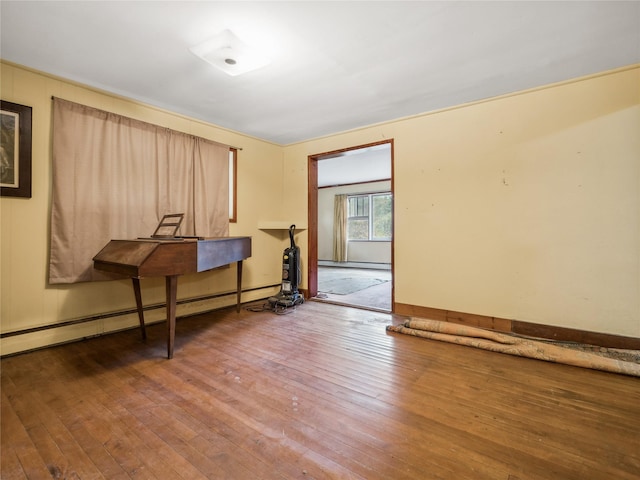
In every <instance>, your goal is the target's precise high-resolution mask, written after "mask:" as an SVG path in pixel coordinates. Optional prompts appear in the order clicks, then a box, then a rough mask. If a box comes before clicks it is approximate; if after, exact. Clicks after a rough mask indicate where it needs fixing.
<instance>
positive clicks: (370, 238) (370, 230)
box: [347, 190, 393, 242]
mask: <svg viewBox="0 0 640 480" xmlns="http://www.w3.org/2000/svg"><path fill="white" fill-rule="evenodd" d="M382 195H388V196H390V197H391V201H392V202H393V192H391V191H390V190H385V191H379V192H362V193H351V194H347V203H348V202H349V200H350V199H351V198H354V197H368V198H369V202H368V203H369V213H368V215H367V216H366V217H365V216H363V215H355V216H351V215H349V209H348V208H347V224H348V223H349V220H350V219H364V218H366V219H367V220H368V227H369V228H368V233H367V235H368V238H367V239H364V238H354V239H352V238H348V239H347V241H348V242H390V241H391V240H392V238H393V232H392V235H391V236H390V237H388V238H374V237H373V223H374V222H373V197H375V196H382ZM347 231H348V230H347Z"/></svg>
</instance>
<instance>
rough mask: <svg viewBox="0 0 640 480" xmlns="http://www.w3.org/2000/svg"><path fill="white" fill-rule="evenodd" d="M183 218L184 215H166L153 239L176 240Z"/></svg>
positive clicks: (152, 236)
mask: <svg viewBox="0 0 640 480" xmlns="http://www.w3.org/2000/svg"><path fill="white" fill-rule="evenodd" d="M183 218H184V213H170V214H168V215H165V216H164V217H162V220H160V223H159V224H158V226H157V227H156V231H155V232H153V235H151V238H175V237H176V233H177V232H178V229H179V228H180V224H181V223H182V219H183Z"/></svg>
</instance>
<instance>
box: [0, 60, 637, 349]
mask: <svg viewBox="0 0 640 480" xmlns="http://www.w3.org/2000/svg"><path fill="white" fill-rule="evenodd" d="M1 67H2V70H1V72H0V73H1V77H2V79H1V82H2V83H1V85H0V87H1V92H2V99H3V100H7V101H11V102H14V103H19V104H23V105H29V106H31V107H33V198H31V199H17V198H9V197H3V198H2V199H0V228H1V231H0V263H1V264H0V282H1V283H0V295H1V296H0V301H1V304H0V315H1V318H0V321H1V324H2V325H1V328H2V332H3V333H6V332H11V331H16V330H22V329H27V328H32V327H39V326H43V325H52V324H57V323H60V322H64V321H67V320H74V319H79V318H85V317H89V316H92V315H99V314H103V313H109V312H114V311H118V310H122V309H127V308H132V307H133V306H134V302H133V295H132V293H131V288H130V285H129V282H128V281H117V282H104V283H99V284H78V285H68V286H59V285H57V286H49V285H47V282H46V278H47V262H48V231H49V229H48V224H49V207H50V196H51V189H50V184H51V96H52V95H55V96H59V97H61V98H65V99H68V100H71V101H75V102H79V103H84V104H87V105H90V106H94V107H97V108H102V109H105V110H111V111H114V112H116V113H119V114H123V115H128V116H131V117H134V118H138V119H141V120H145V121H148V122H152V123H157V124H161V125H165V126H167V127H170V128H173V129H176V130H181V131H186V132H189V133H193V134H195V135H199V136H203V137H207V138H211V139H213V140H217V141H220V142H225V143H229V144H232V145H236V146H239V147H242V148H243V150H242V152H240V155H239V166H238V177H239V186H238V223H237V224H235V225H232V226H231V229H230V234H231V235H250V236H252V237H253V257H252V258H251V259H250V260H249V261H247V262H246V265H245V281H244V286H245V288H254V287H262V286H267V285H272V284H276V283H278V282H279V280H280V255H281V252H282V248H283V247H284V246H286V244H287V243H288V237H287V235H286V232H279V231H274V230H261V229H260V228H259V227H258V224H259V223H260V222H269V221H277V220H280V221H283V222H284V223H288V222H291V223H296V224H298V225H304V224H306V219H307V198H308V195H307V161H308V155H310V154H319V153H323V152H329V151H333V150H337V149H341V148H347V147H352V146H357V145H363V144H368V143H372V142H377V141H380V140H385V139H390V138H393V139H394V150H395V156H394V172H393V174H394V193H395V198H394V202H395V300H396V302H399V303H404V304H410V305H417V306H426V307H435V308H443V309H449V310H455V311H462V312H468V313H476V314H481V315H490V316H497V317H502V318H513V319H518V320H524V321H529V322H534V323H541V324H547V325H558V326H565V327H571V328H578V329H583V330H591V331H596V332H605V333H612V334H618V335H626V336H634V337H640V193H639V192H640V135H638V132H640V68H638V67H636V68H630V69H626V70H622V71H617V72H612V73H608V74H603V75H601V76H596V77H593V78H589V79H584V80H581V81H576V82H570V83H566V84H562V85H556V86H551V87H548V88H543V89H539V90H535V91H531V92H523V93H520V94H517V95H512V96H507V97H503V98H499V99H494V100H491V101H487V102H481V103H477V104H473V105H467V106H462V107H459V108H454V109H449V110H445V111H441V112H435V113H431V114H425V115H421V116H416V117H412V118H409V119H404V120H401V121H396V122H390V123H386V124H381V125H374V126H371V127H368V128H363V129H360V130H356V131H351V132H345V133H342V134H338V135H333V136H330V137H326V138H321V139H316V140H313V141H308V142H303V143H299V144H295V145H289V146H285V147H282V146H278V145H273V144H270V143H267V142H264V141H260V140H257V139H254V138H250V137H246V136H243V135H240V134H238V133H235V132H231V131H228V130H225V129H222V128H219V127H216V126H213V125H208V124H206V123H202V122H198V121H195V120H191V119H188V118H185V117H183V116H180V115H176V114H172V113H169V112H165V111H161V110H158V109H154V108H149V107H147V106H145V105H142V104H140V103H137V102H132V101H128V100H125V99H122V98H118V97H114V96H111V95H106V94H103V93H100V92H97V91H94V90H91V89H88V88H85V87H82V86H79V85H76V84H74V83H72V82H67V81H63V80H61V79H57V78H53V77H50V76H47V75H43V74H39V73H36V72H31V71H28V70H25V69H22V68H19V67H16V66H13V65H9V64H6V63H3V64H1ZM257 199H259V201H258V200H257ZM285 205H286V213H287V214H286V218H284V217H283V211H285V209H284V206H285ZM296 242H297V243H298V245H299V246H300V247H301V249H302V254H303V262H302V263H303V270H304V272H303V273H304V274H303V285H302V286H303V287H305V286H306V285H305V284H306V275H307V272H306V259H305V258H304V257H305V256H306V255H307V252H308V234H307V231H306V230H303V229H300V230H299V231H298V233H297V235H296ZM234 275H235V269H229V270H226V271H218V272H210V273H206V274H199V275H193V276H187V277H185V278H181V279H180V282H179V288H178V296H179V297H180V298H192V297H197V296H200V295H206V294H211V293H215V292H224V291H228V290H231V289H232V288H233V284H234ZM276 290H277V289H276ZM273 291H274V290H273V289H262V290H258V291H255V292H251V293H249V294H246V295H245V297H243V298H244V299H245V300H252V299H254V298H263V297H265V296H267V295H268V294H270V293H272V292H273ZM143 297H144V301H145V304H152V303H161V302H162V301H163V300H164V284H163V282H162V281H159V280H156V279H148V280H144V281H143ZM232 303H233V298H232V297H224V298H222V299H220V300H211V301H205V302H200V303H197V304H189V305H184V306H181V307H179V309H178V315H184V314H187V313H192V312H195V311H200V310H206V309H209V308H215V307H217V306H223V305H230V304H232ZM134 317H135V316H133V315H128V316H123V317H116V318H111V319H106V320H100V321H94V322H90V323H85V324H81V325H77V326H71V327H64V328H56V329H50V330H45V331H42V332H38V333H34V334H29V335H20V336H16V337H7V338H4V339H2V344H1V345H2V354H8V353H13V352H17V351H21V350H26V349H30V348H36V347H39V346H43V345H49V344H55V343H59V342H63V341H68V340H71V339H76V338H82V337H84V336H90V335H96V334H100V333H103V332H107V331H111V330H114V329H119V328H126V327H129V326H133V325H135V324H136V322H137V320H136V319H135V318H134ZM163 317H164V311H163V310H161V309H158V310H153V311H151V312H149V314H148V320H150V321H154V320H161V319H162V318H163Z"/></svg>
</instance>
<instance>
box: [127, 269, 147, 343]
mask: <svg viewBox="0 0 640 480" xmlns="http://www.w3.org/2000/svg"><path fill="white" fill-rule="evenodd" d="M131 281H132V282H133V294H134V295H135V296H136V307H137V309H138V320H140V330H141V331H142V339H143V340H146V339H147V331H146V329H145V328H144V308H143V307H142V293H141V292H140V279H139V278H136V277H133V278H131Z"/></svg>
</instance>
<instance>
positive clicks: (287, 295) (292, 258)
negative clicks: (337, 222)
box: [269, 225, 304, 309]
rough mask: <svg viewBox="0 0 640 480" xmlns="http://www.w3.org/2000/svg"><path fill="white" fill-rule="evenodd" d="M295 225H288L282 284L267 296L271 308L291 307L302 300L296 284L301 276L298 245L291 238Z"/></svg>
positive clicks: (283, 257) (283, 256) (302, 297)
mask: <svg viewBox="0 0 640 480" xmlns="http://www.w3.org/2000/svg"><path fill="white" fill-rule="evenodd" d="M295 229H296V226H295V225H291V226H290V227H289V240H290V242H291V245H290V246H289V248H285V249H284V252H283V254H282V285H281V287H280V292H279V293H278V294H277V295H275V296H273V297H269V303H270V304H271V307H272V308H274V309H275V308H278V307H293V306H295V305H300V304H301V303H303V302H304V296H303V295H302V294H301V293H300V292H299V291H298V284H299V283H300V280H301V278H302V273H301V270H300V247H298V246H297V245H296V242H295V240H294V239H293V234H294V232H295Z"/></svg>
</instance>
